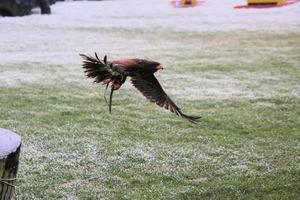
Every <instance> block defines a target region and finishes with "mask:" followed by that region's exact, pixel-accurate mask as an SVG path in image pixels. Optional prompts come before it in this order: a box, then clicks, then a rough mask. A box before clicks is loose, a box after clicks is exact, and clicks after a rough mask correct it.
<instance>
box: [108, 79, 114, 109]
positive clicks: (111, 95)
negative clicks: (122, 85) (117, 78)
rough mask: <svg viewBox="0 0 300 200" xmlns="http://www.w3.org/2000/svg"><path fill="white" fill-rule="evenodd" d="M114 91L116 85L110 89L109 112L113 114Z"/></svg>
mask: <svg viewBox="0 0 300 200" xmlns="http://www.w3.org/2000/svg"><path fill="white" fill-rule="evenodd" d="M113 92H114V85H113V84H112V85H111V90H110V96H109V113H110V114H111V104H112V97H113Z"/></svg>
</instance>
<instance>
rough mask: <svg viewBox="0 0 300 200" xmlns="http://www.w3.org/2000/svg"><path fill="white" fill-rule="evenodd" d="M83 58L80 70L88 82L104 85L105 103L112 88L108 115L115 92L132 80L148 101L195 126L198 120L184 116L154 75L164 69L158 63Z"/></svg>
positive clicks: (137, 60) (83, 56) (84, 56)
mask: <svg viewBox="0 0 300 200" xmlns="http://www.w3.org/2000/svg"><path fill="white" fill-rule="evenodd" d="M80 56H81V57H82V58H83V60H84V61H83V64H82V67H83V68H84V73H85V74H86V76H87V77H88V78H92V79H94V82H95V83H101V82H102V83H103V84H104V85H106V88H105V93H104V99H105V101H106V102H107V100H106V91H107V88H108V86H109V84H111V91H110V98H109V102H108V104H109V112H110V113H111V106H112V97H113V92H114V90H118V89H120V87H121V86H122V84H123V83H124V82H125V81H126V79H127V77H130V78H131V83H132V84H133V86H134V87H136V88H137V89H138V90H139V91H140V92H141V93H142V94H143V95H144V96H145V97H146V98H147V99H148V100H150V101H151V102H153V103H156V104H157V105H159V106H161V107H163V108H165V109H167V110H169V111H171V112H173V113H175V114H176V115H178V116H181V117H183V118H185V119H187V120H189V121H190V122H193V123H195V122H197V121H198V120H199V119H200V118H201V117H196V116H190V115H186V114H184V113H183V112H182V111H181V110H180V108H179V107H178V106H177V105H176V104H175V103H174V102H173V101H172V100H171V99H170V97H169V96H168V95H167V94H166V93H165V91H164V90H163V88H162V87H161V85H160V84H159V82H158V80H157V79H156V78H155V76H154V73H155V72H156V71H158V70H160V69H163V67H162V66H161V64H160V63H158V62H155V61H150V60H144V59H122V60H114V61H107V56H106V55H105V56H104V58H103V60H100V59H99V58H98V56H97V53H95V57H92V56H89V55H85V54H80Z"/></svg>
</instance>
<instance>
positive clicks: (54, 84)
mask: <svg viewBox="0 0 300 200" xmlns="http://www.w3.org/2000/svg"><path fill="white" fill-rule="evenodd" d="M6 28H7V29H6V30H11V34H12V35H11V36H7V37H6V38H3V37H1V38H0V44H1V45H0V53H1V54H2V55H1V56H0V57H1V59H2V61H1V63H0V113H1V115H0V127H3V128H6V129H10V130H13V131H16V132H17V133H19V134H20V135H21V136H22V140H23V146H22V152H21V160H20V166H19V174H18V182H17V184H18V187H17V196H18V198H19V199H30V200H31V199H299V196H300V189H299V188H300V131H299V130H300V96H299V92H300V56H299V55H300V27H299V26H298V29H297V27H296V28H295V27H294V28H293V29H292V30H290V31H289V30H287V31H267V30H263V31H260V30H235V31H230V30H226V31H225V30H224V31H200V32H198V31H192V30H189V31H186V30H170V29H167V28H165V29H164V28H160V29H158V30H151V29H146V28H133V29H131V28H119V29H116V28H115V27H107V28H97V27H81V28H77V27H73V28H72V27H51V26H49V27H48V26H44V25H40V26H36V25H35V26H33V25H30V24H29V25H21V26H16V25H14V24H10V23H6ZM45 30H46V31H45ZM22 31H27V32H40V33H41V34H39V35H29V36H28V37H29V39H28V38H25V39H24V37H22ZM45 38H46V39H45ZM12 42H13V43H14V45H10V44H11V43H12ZM94 51H97V52H98V54H99V55H104V54H105V53H107V54H108V56H109V58H119V57H141V58H149V59H153V60H158V61H160V62H161V63H162V64H163V65H164V66H165V70H163V71H160V72H158V73H157V77H158V79H159V80H160V81H161V84H162V85H163V87H164V88H165V90H166V91H167V93H168V94H169V95H170V96H171V97H172V98H173V99H174V101H175V102H176V103H177V104H178V105H179V106H180V107H181V108H182V110H183V111H184V112H186V113H189V114H193V115H200V116H202V119H201V121H200V123H198V124H191V123H189V122H188V121H185V120H184V119H181V118H179V117H177V116H175V115H173V114H171V113H169V112H167V111H164V110H163V109H161V108H159V107H156V106H155V105H153V104H151V103H149V102H148V101H146V100H145V99H144V97H143V96H142V95H141V94H140V93H138V92H137V91H136V90H135V89H134V88H133V87H132V86H131V85H130V84H128V83H127V84H125V85H124V86H123V87H124V88H122V89H121V90H120V91H118V92H116V93H115V96H114V105H113V111H112V112H113V113H112V114H111V115H110V114H109V113H108V108H107V105H106V104H105V102H104V100H103V92H104V88H103V87H100V86H99V85H95V84H93V83H92V82H91V81H90V80H86V78H85V77H84V74H83V71H82V70H81V68H80V64H81V59H80V57H79V56H78V53H90V54H93V52H94Z"/></svg>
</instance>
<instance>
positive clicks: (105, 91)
mask: <svg viewBox="0 0 300 200" xmlns="http://www.w3.org/2000/svg"><path fill="white" fill-rule="evenodd" d="M108 85H109V82H108V83H106V87H105V91H104V100H105V102H106V104H107V105H108V101H107V99H106V92H107V88H108Z"/></svg>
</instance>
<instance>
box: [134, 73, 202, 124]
mask: <svg viewBox="0 0 300 200" xmlns="http://www.w3.org/2000/svg"><path fill="white" fill-rule="evenodd" d="M131 82H132V84H133V85H134V86H135V87H136V88H137V89H138V90H139V91H140V92H141V93H142V94H143V95H144V96H145V97H146V98H147V99H149V100H150V101H151V102H153V103H156V104H157V105H159V106H161V107H163V108H165V109H167V110H170V111H171V112H173V113H175V114H176V115H179V116H181V117H183V118H186V119H188V120H189V121H191V122H196V121H197V120H198V119H200V117H195V116H189V115H186V114H184V113H182V111H181V110H180V108H178V106H177V105H176V104H175V103H174V102H173V101H172V100H171V99H170V97H169V96H168V95H167V94H166V93H165V91H164V90H163V88H162V87H161V85H160V84H159V82H158V80H157V79H156V78H155V76H154V75H153V74H151V73H148V74H143V75H141V74H139V75H136V76H133V77H132V78H131Z"/></svg>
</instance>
